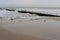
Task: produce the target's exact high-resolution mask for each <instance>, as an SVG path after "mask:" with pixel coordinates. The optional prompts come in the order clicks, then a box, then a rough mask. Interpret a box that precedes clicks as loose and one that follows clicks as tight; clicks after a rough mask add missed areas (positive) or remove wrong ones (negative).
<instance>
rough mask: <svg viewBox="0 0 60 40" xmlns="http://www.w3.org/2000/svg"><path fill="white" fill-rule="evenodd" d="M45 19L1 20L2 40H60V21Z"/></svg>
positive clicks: (0, 33) (0, 37) (0, 36)
mask: <svg viewBox="0 0 60 40" xmlns="http://www.w3.org/2000/svg"><path fill="white" fill-rule="evenodd" d="M57 19H58V20H59V18H57ZM45 20H46V22H43V21H44V19H43V20H36V21H26V22H19V21H18V22H15V21H13V22H10V21H9V22H4V21H3V22H2V23H1V22H0V40H60V21H56V20H55V19H53V20H51V18H50V19H45Z"/></svg>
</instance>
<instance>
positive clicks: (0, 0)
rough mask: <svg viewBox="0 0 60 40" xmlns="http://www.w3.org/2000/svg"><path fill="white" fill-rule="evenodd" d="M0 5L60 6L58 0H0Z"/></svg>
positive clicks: (59, 0)
mask: <svg viewBox="0 0 60 40" xmlns="http://www.w3.org/2000/svg"><path fill="white" fill-rule="evenodd" d="M0 7H60V0H0Z"/></svg>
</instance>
